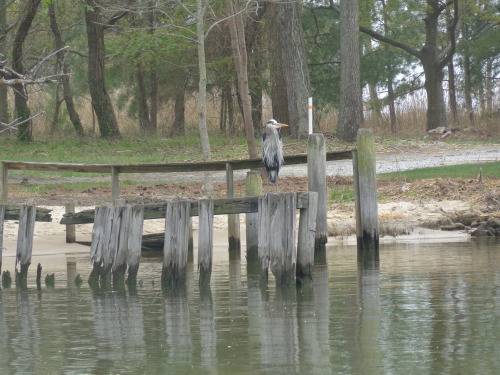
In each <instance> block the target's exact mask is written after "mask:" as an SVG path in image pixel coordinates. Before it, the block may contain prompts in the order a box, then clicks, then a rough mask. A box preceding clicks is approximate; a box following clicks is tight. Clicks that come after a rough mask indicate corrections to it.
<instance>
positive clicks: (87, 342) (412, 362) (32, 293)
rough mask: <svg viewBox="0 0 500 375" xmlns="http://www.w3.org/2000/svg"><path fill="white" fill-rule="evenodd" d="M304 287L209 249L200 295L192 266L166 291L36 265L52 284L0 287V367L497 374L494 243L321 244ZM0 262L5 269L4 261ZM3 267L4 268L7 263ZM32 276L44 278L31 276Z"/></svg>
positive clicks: (83, 270) (70, 266)
mask: <svg viewBox="0 0 500 375" xmlns="http://www.w3.org/2000/svg"><path fill="white" fill-rule="evenodd" d="M326 260H327V262H326V264H324V265H316V266H315V270H314V285H313V286H312V287H311V288H304V289H302V290H299V291H296V289H295V288H292V289H290V290H282V289H279V288H278V289H277V288H276V287H275V286H274V283H273V281H272V280H271V281H270V283H269V286H268V288H266V289H262V288H260V287H259V285H258V283H257V282H255V281H254V280H250V281H248V280H247V276H246V265H245V261H244V257H243V259H242V260H241V262H240V261H237V260H236V261H228V257H227V253H226V252H225V250H224V249H218V250H217V252H216V258H215V264H214V270H213V274H212V283H211V289H210V290H205V291H203V292H201V293H200V290H199V288H198V285H197V274H196V271H195V270H193V269H191V270H190V274H189V282H188V284H187V286H186V287H185V288H184V289H180V290H169V291H165V292H163V291H162V290H161V287H160V285H159V281H160V273H161V264H160V260H159V259H157V258H147V259H143V262H142V264H141V268H140V270H139V279H141V280H142V286H140V285H139V286H138V288H137V292H136V293H130V292H129V291H110V292H105V293H94V292H92V291H91V290H90V289H89V288H88V286H87V283H86V282H84V284H83V286H82V287H81V288H80V289H78V288H76V287H75V286H74V283H73V279H74V276H75V275H76V273H77V272H78V273H80V274H81V275H82V277H83V279H84V280H86V278H87V277H88V274H89V273H90V266H89V264H88V260H87V257H85V256H81V255H75V256H68V257H48V256H46V257H38V258H36V259H33V265H32V266H31V267H32V268H33V269H31V270H30V282H31V278H33V277H34V273H35V268H36V267H34V265H36V263H37V262H41V263H42V265H43V266H44V270H43V275H45V274H46V273H52V272H54V273H55V276H56V287H55V288H54V289H49V288H47V287H45V286H44V285H43V286H42V289H41V290H40V291H38V290H37V289H36V286H35V285H34V283H33V284H30V286H29V290H28V291H20V290H19V289H16V288H14V287H13V288H10V289H3V290H1V291H0V301H1V304H0V368H1V373H2V374H35V373H36V374H86V373H88V374H118V373H119V374H140V373H146V374H166V373H171V374H210V373H213V374H384V375H386V374H405V375H406V374H436V375H437V374H439V375H442V374H495V373H497V372H498V369H499V368H500V357H499V356H498V352H499V348H500V297H499V292H500V241H498V240H493V241H491V240H490V241H476V240H471V241H465V242H460V243H439V244H436V243H428V244H425V243H423V244H422V243H421V244H395V245H383V246H382V247H381V250H380V263H379V264H374V263H366V264H358V262H357V257H356V249H355V247H348V246H345V247H342V246H335V247H334V248H329V249H328V255H327V259H326ZM9 262H10V260H9V259H7V260H5V259H4V268H10V266H9ZM11 270H12V268H11ZM42 284H43V283H42Z"/></svg>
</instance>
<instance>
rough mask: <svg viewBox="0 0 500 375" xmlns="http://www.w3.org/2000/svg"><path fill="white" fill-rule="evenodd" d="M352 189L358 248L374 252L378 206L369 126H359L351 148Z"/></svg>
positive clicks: (373, 153) (371, 137)
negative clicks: (365, 127)
mask: <svg viewBox="0 0 500 375" xmlns="http://www.w3.org/2000/svg"><path fill="white" fill-rule="evenodd" d="M353 170H354V187H355V190H356V195H355V196H356V237H357V245H358V251H373V252H375V253H377V252H378V249H379V232H378V206H377V180H376V165H375V142H374V140H373V135H372V131H371V130H370V129H359V130H358V135H357V151H353Z"/></svg>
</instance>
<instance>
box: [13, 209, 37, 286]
mask: <svg viewBox="0 0 500 375" xmlns="http://www.w3.org/2000/svg"><path fill="white" fill-rule="evenodd" d="M35 215H36V207H35V206H26V205H23V206H21V213H20V215H19V216H20V218H19V229H18V234H17V250H16V266H17V263H19V264H20V265H21V272H20V274H21V280H26V277H27V274H28V267H29V266H30V264H31V253H32V251H33V235H34V232H35Z"/></svg>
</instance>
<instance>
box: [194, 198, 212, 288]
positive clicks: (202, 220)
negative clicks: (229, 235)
mask: <svg viewBox="0 0 500 375" xmlns="http://www.w3.org/2000/svg"><path fill="white" fill-rule="evenodd" d="M198 215H199V225H198V269H199V273H200V278H199V284H200V285H204V284H209V283H210V276H211V275H212V255H213V243H214V240H213V237H214V235H213V232H214V226H213V223H214V201H213V199H210V200H207V199H202V200H200V201H198Z"/></svg>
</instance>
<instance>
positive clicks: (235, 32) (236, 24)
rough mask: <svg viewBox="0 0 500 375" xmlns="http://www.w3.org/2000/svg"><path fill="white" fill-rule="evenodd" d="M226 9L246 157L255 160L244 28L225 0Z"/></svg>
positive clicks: (235, 10) (231, 5)
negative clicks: (241, 110)
mask: <svg viewBox="0 0 500 375" xmlns="http://www.w3.org/2000/svg"><path fill="white" fill-rule="evenodd" d="M226 8H227V10H228V11H229V14H231V15H233V16H232V17H231V18H230V19H229V32H230V34H231V49H232V51H233V59H234V63H235V65H236V74H237V76H238V89H239V93H240V98H241V104H242V107H243V123H244V124H245V135H246V139H247V145H248V155H249V157H250V158H252V159H253V158H257V157H258V154H257V146H256V144H255V136H254V127H253V121H252V100H251V98H250V89H249V87H248V56H247V49H246V43H245V26H244V24H243V16H242V15H241V11H242V10H241V9H237V8H236V9H235V8H234V6H233V3H232V0H226Z"/></svg>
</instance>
